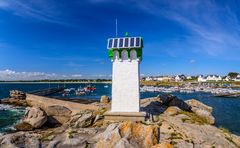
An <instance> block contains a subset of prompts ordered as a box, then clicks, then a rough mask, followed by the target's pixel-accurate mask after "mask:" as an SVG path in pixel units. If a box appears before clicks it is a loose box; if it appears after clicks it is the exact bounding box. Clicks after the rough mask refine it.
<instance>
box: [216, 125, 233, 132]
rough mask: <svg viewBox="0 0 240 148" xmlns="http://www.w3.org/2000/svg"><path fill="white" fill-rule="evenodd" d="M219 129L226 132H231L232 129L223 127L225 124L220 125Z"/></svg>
mask: <svg viewBox="0 0 240 148" xmlns="http://www.w3.org/2000/svg"><path fill="white" fill-rule="evenodd" d="M219 129H220V130H221V131H223V132H224V133H227V134H231V133H230V131H229V130H228V129H226V128H225V127H223V126H220V127H219Z"/></svg>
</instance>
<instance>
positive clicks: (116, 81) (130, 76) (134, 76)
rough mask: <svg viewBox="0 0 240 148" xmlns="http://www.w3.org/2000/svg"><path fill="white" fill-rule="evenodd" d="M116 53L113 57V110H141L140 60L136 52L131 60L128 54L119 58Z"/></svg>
mask: <svg viewBox="0 0 240 148" xmlns="http://www.w3.org/2000/svg"><path fill="white" fill-rule="evenodd" d="M122 54H126V52H122ZM116 55H118V54H117V53H115V56H114V58H113V70H112V108H111V112H139V61H138V59H137V58H136V54H134V53H132V54H131V55H132V57H133V58H132V59H131V60H130V59H127V58H126V55H122V59H121V60H119V59H118V56H116Z"/></svg>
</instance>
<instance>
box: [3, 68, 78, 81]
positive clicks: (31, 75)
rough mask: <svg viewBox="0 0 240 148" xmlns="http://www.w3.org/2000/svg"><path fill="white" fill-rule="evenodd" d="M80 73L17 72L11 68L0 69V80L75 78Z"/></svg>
mask: <svg viewBox="0 0 240 148" xmlns="http://www.w3.org/2000/svg"><path fill="white" fill-rule="evenodd" d="M81 77H82V75H81V74H74V75H64V74H55V73H44V72H17V71H13V70H9V69H6V70H2V71H0V80H4V81H12V80H42V79H76V78H81Z"/></svg>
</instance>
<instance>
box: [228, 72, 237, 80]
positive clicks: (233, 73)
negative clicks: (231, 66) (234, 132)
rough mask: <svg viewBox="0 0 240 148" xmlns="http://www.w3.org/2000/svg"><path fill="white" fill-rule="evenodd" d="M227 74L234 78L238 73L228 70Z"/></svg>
mask: <svg viewBox="0 0 240 148" xmlns="http://www.w3.org/2000/svg"><path fill="white" fill-rule="evenodd" d="M228 76H229V77H230V78H232V79H234V78H236V77H237V76H238V73H237V72H229V73H228Z"/></svg>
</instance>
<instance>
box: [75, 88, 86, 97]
mask: <svg viewBox="0 0 240 148" xmlns="http://www.w3.org/2000/svg"><path fill="white" fill-rule="evenodd" d="M75 94H76V96H81V95H86V92H85V90H84V88H81V87H79V88H78V89H77V90H76V91H75Z"/></svg>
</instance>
